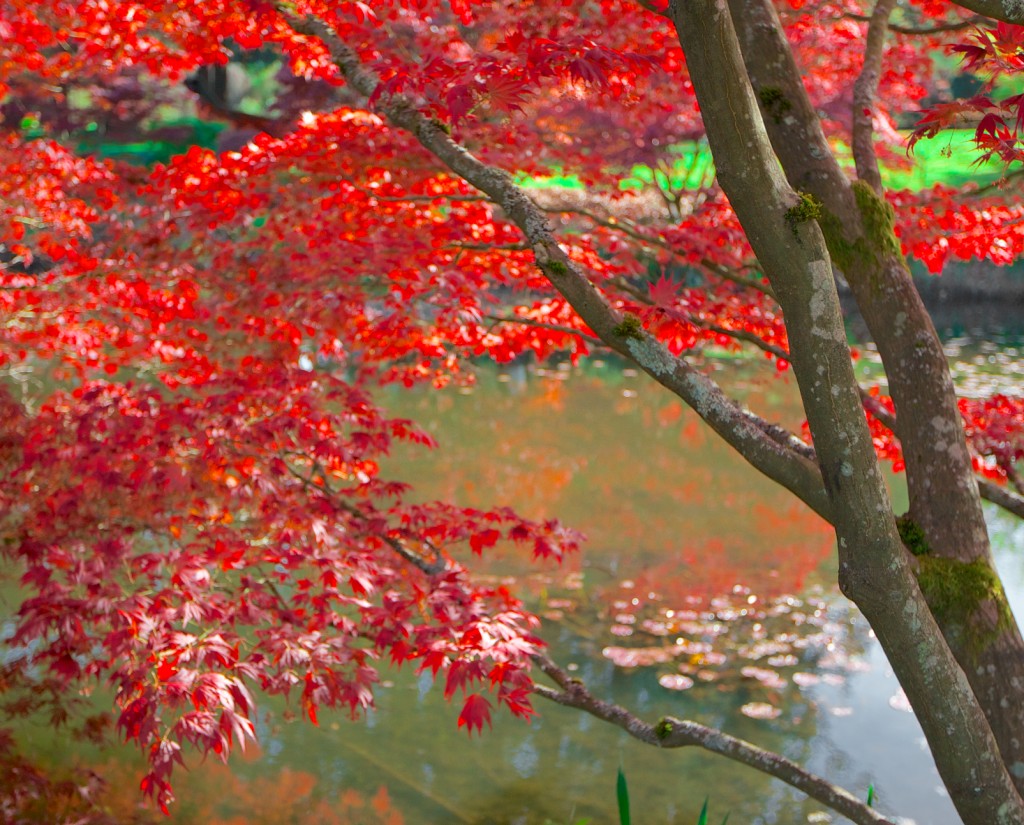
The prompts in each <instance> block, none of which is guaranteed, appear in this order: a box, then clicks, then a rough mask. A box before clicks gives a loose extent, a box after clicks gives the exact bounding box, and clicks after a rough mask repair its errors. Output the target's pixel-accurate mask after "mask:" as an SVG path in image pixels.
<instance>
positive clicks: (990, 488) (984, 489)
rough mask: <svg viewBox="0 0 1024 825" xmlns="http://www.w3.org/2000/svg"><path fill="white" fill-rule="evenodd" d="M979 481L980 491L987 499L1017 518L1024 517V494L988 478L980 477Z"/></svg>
mask: <svg viewBox="0 0 1024 825" xmlns="http://www.w3.org/2000/svg"><path fill="white" fill-rule="evenodd" d="M977 481H978V491H979V492H980V493H981V497H982V498H983V499H985V501H990V502H992V503H993V504H995V505H997V506H999V507H1002V508H1003V509H1004V510H1006V511H1007V512H1008V513H1013V514H1014V515H1015V516H1016V517H1017V518H1020V519H1024V496H1022V495H1018V494H1017V493H1015V492H1013V490H1010V489H1008V488H1006V487H1004V486H1002V485H1001V484H996V483H995V482H994V481H989V480H988V479H987V478H979V479H978V480H977Z"/></svg>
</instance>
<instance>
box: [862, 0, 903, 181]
mask: <svg viewBox="0 0 1024 825" xmlns="http://www.w3.org/2000/svg"><path fill="white" fill-rule="evenodd" d="M895 6H896V0H878V2H877V3H876V4H875V10H874V11H873V12H872V13H871V22H870V23H868V38H867V43H866V45H865V46H864V66H863V68H862V69H861V71H860V75H858V77H857V81H856V82H855V83H854V84H853V160H854V163H855V164H856V166H857V177H858V178H860V179H861V180H862V181H864V182H865V183H867V184H869V185H870V186H871V188H872V189H874V190H875V191H876V192H878V193H879V194H881V192H882V173H881V172H880V171H879V169H878V155H877V154H876V153H875V144H874V126H873V124H872V118H873V114H872V112H873V110H874V107H875V95H876V94H877V92H878V81H879V79H880V77H881V74H882V56H883V55H884V54H885V37H886V35H887V34H888V31H889V17H890V16H891V15H892V10H893V8H895Z"/></svg>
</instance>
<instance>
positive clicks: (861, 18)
mask: <svg viewBox="0 0 1024 825" xmlns="http://www.w3.org/2000/svg"><path fill="white" fill-rule="evenodd" d="M840 19H843V20H856V21H858V22H860V23H867V22H869V21H870V20H871V17H869V16H868V15H866V14H844V15H843V16H842V17H841V18H840ZM985 19H986V18H984V17H982V16H981V15H980V14H976V15H974V16H973V17H968V18H967V19H966V20H960V21H957V22H956V23H939V24H937V25H935V26H902V25H900V24H898V23H890V24H889V30H890V31H892V32H895V33H896V34H907V35H929V34H941V33H942V32H957V31H963V30H964V29H969V28H971V26H977V25H978V24H979V23H981V22H983V21H984V20H985Z"/></svg>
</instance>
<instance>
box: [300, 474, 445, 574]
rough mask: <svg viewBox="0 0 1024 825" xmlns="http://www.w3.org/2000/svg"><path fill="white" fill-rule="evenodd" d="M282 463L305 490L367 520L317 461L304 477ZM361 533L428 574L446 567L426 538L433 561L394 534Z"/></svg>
mask: <svg viewBox="0 0 1024 825" xmlns="http://www.w3.org/2000/svg"><path fill="white" fill-rule="evenodd" d="M299 457H301V458H303V459H305V460H307V461H308V460H309V459H308V457H306V456H303V455H300V456H299ZM284 465H285V467H287V468H288V472H289V473H291V475H292V476H294V477H295V478H297V479H298V480H299V481H300V482H301V483H302V486H303V488H305V489H306V490H313V491H315V492H317V493H319V494H320V495H321V496H323V497H324V498H326V499H328V501H330V502H331V504H333V505H334V506H335V507H337V508H338V509H339V510H341V511H342V512H345V513H348V514H349V515H350V516H353V517H355V518H356V519H358V520H359V521H367V520H368V519H367V517H366V514H365V513H363V512H362V511H361V510H360V509H359V508H357V507H353V506H352V505H351V504H349V503H348V502H347V501H344V500H342V499H341V498H340V497H339V496H338V494H337V492H336V491H335V490H334V489H333V488H332V487H331V485H330V482H329V481H328V480H327V473H326V471H325V470H324V468H323V467H322V466H321V465H320V463H319V462H318V461H311V462H310V475H309V478H306V477H305V476H304V475H302V473H300V472H298V470H296V469H295V468H294V467H292V466H291V465H290V464H289V463H288V462H287V461H286V462H284ZM314 478H319V479H320V482H321V483H320V484H316V483H314V481H313V479H314ZM362 535H364V536H372V537H374V538H377V539H380V540H381V541H383V542H384V543H385V544H386V545H388V547H390V548H391V549H392V550H394V551H395V552H396V553H397V554H398V555H399V556H401V557H402V558H403V559H405V560H406V561H407V562H409V563H410V564H412V565H413V566H414V567H417V568H419V569H420V570H421V571H422V572H424V573H426V574H427V575H428V576H436V575H437V574H438V573H443V572H444V570H445V569H446V567H447V566H448V563H447V561H446V560H445V558H444V556H443V555H442V554H441V551H440V550H439V549H438V548H437V547H435V546H434V545H433V544H432V543H431V542H430V541H428V540H426V539H423V540H422V541H423V543H424V544H425V545H427V547H429V548H430V550H431V552H432V553H433V556H434V559H433V561H429V560H428V559H425V558H424V557H423V556H422V555H420V554H419V553H417V552H416V551H415V550H412V549H410V548H408V547H406V546H405V545H404V544H403V543H402V542H401V541H399V540H398V539H396V538H395V537H394V536H390V535H388V534H387V533H384V532H377V531H364V532H363V534H362Z"/></svg>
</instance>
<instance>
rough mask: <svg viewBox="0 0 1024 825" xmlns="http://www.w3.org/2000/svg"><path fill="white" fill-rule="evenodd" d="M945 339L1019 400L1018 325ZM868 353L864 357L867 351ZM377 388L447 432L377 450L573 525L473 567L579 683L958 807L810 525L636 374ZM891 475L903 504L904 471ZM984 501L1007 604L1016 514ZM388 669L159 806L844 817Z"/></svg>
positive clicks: (724, 768) (133, 769)
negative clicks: (990, 334) (571, 544)
mask: <svg viewBox="0 0 1024 825" xmlns="http://www.w3.org/2000/svg"><path fill="white" fill-rule="evenodd" d="M949 346H950V354H951V355H954V356H955V357H956V358H958V359H959V360H960V361H961V363H962V364H966V365H967V366H962V367H960V368H959V369H958V374H959V375H960V376H961V379H962V381H963V382H964V384H965V385H966V386H967V388H968V391H969V392H970V391H975V390H977V391H981V390H982V389H984V390H986V391H988V390H990V389H991V386H992V383H993V382H996V383H997V384H999V382H1002V388H1003V389H1016V390H1017V391H1018V392H1019V387H1020V384H1021V382H1020V369H1021V360H1020V359H1019V358H1018V353H1019V350H1017V349H1015V348H1014V344H1013V342H1012V341H1009V340H1002V341H1000V342H999V343H998V344H997V345H989V344H987V345H984V346H983V347H981V348H979V347H977V346H974V345H972V344H971V343H970V341H969V340H968V339H967V338H964V337H963V336H961V337H960V338H958V339H955V340H952V341H951V342H950V345H949ZM872 361H873V358H872V354H871V353H870V351H868V352H865V354H864V358H863V359H862V361H861V364H862V366H861V368H862V369H863V370H864V371H866V372H871V371H872V370H873V366H872ZM972 362H973V363H972ZM713 366H714V368H715V369H716V372H717V373H718V376H719V377H720V378H721V380H722V382H723V383H724V384H726V385H727V386H728V387H730V388H731V389H732V390H734V391H735V392H737V393H739V394H741V395H742V396H743V397H744V400H745V402H746V403H747V404H748V405H749V406H751V407H752V408H753V409H755V410H757V411H759V412H762V413H764V414H766V415H768V416H769V417H771V418H773V419H774V420H778V421H780V422H781V423H784V424H786V425H787V426H790V427H799V424H800V419H799V412H798V406H797V404H796V403H795V400H796V396H795V383H794V382H793V380H792V378H789V377H787V376H785V375H784V376H781V377H780V376H775V375H773V374H770V373H771V369H770V368H766V367H764V366H762V365H759V364H755V365H752V364H750V363H748V362H742V361H732V360H727V359H723V360H719V361H717V362H714V364H713ZM979 376H985V377H984V378H982V377H979ZM384 400H385V402H386V403H387V405H388V406H389V408H390V409H391V410H392V411H393V412H394V413H396V414H399V415H407V416H409V417H412V418H416V419H417V420H419V421H420V422H422V423H423V424H424V425H425V426H426V427H427V428H428V429H429V430H430V431H431V432H432V433H433V434H434V435H435V437H436V438H437V439H438V441H440V442H441V447H440V449H439V450H437V451H434V452H429V451H424V450H417V451H413V450H409V451H406V452H403V453H402V454H401V455H396V456H394V457H393V461H392V463H391V465H390V466H389V467H387V468H386V471H387V472H390V473H392V474H393V475H395V476H399V477H401V478H403V479H405V480H408V481H411V482H412V483H413V484H414V485H415V486H416V488H417V489H418V491H419V494H420V495H423V496H424V497H432V498H435V497H436V498H445V499H449V500H453V501H455V502H457V503H459V504H463V505H470V506H490V505H496V504H510V505H512V506H514V507H516V508H517V509H518V510H519V511H520V512H522V513H523V514H524V515H527V516H530V517H535V518H539V517H552V516H557V517H559V518H560V519H562V520H563V521H564V522H566V523H567V524H569V525H570V526H573V527H576V528H578V529H580V530H582V531H583V532H585V533H586V534H587V536H588V541H587V542H586V544H585V546H584V549H583V550H582V552H581V553H579V554H577V555H575V556H573V557H571V558H569V559H567V560H566V561H565V562H564V563H563V564H562V565H561V566H556V565H552V564H548V565H537V564H534V563H531V562H528V561H527V560H524V559H522V558H520V557H517V556H516V555H514V554H512V553H511V552H510V551H508V550H505V551H502V550H501V549H498V550H497V551H496V552H494V553H489V554H488V558H487V559H485V563H484V564H483V565H480V564H478V563H477V562H476V560H470V561H469V563H470V564H472V565H473V566H474V569H480V570H481V575H486V576H491V577H494V578H496V579H502V580H507V581H509V582H510V583H512V584H513V586H514V587H515V589H516V591H517V592H518V593H519V594H520V595H521V596H523V597H524V598H525V599H526V600H527V602H528V603H529V604H530V606H531V607H533V608H534V609H535V610H536V611H537V612H538V613H539V614H540V615H541V616H542V617H543V619H544V624H543V627H542V630H541V635H542V636H543V637H544V638H545V640H546V641H547V642H548V643H549V644H550V646H551V654H552V656H553V658H555V660H556V661H558V662H560V663H561V664H562V665H563V666H566V667H569V668H570V669H571V670H573V671H574V672H575V674H576V675H578V676H579V677H580V678H582V679H583V680H584V681H585V682H586V684H587V685H588V686H589V687H590V689H591V690H592V691H593V692H594V693H595V694H596V695H598V696H600V697H603V698H606V699H611V700H614V701H616V702H619V703H621V704H623V705H625V706H626V707H628V708H630V709H631V710H633V711H634V712H636V713H638V714H640V715H641V716H642V717H644V718H646V719H648V720H650V721H654V720H656V719H657V718H659V717H660V716H661V715H663V714H671V715H674V716H678V717H683V718H690V719H693V720H695V721H699V722H702V723H705V724H708V725H714V726H719V727H721V728H723V729H724V730H726V731H728V732H729V733H732V734H734V735H737V736H740V737H742V738H745V739H748V740H750V741H752V742H754V743H756V744H758V745H760V746H762V747H765V748H768V749H771V750H776V751H779V752H781V753H784V754H785V755H787V756H789V757H790V758H792V759H795V760H796V761H798V762H800V763H801V764H803V765H805V766H806V767H807V768H809V769H810V770H812V771H814V772H817V773H821V774H823V775H825V776H827V777H829V778H831V779H833V780H834V781H836V782H838V783H840V784H842V785H844V786H845V787H847V788H848V789H850V790H851V791H853V792H854V793H856V794H860V795H862V796H863V795H866V794H867V793H868V788H869V786H873V788H874V794H875V799H876V800H877V802H876V805H877V806H878V807H880V808H881V809H883V810H884V811H886V812H888V813H892V814H896V815H901V816H903V817H904V820H903V821H904V822H905V823H911V822H914V823H919V825H925V824H926V823H927V824H928V825H944V824H945V823H956V822H958V819H957V817H956V815H955V813H954V812H953V809H952V806H951V804H950V803H949V800H948V798H947V797H946V795H945V792H944V791H943V790H942V788H941V783H940V781H939V778H938V775H937V773H936V771H935V768H934V765H933V764H932V761H931V758H930V756H929V754H928V751H927V749H926V747H925V745H924V740H923V737H922V734H921V732H920V729H919V727H918V725H917V723H916V721H915V719H914V717H913V715H912V714H911V713H910V712H909V710H908V708H907V706H906V700H905V698H904V697H903V696H902V693H901V692H900V690H899V686H898V684H897V683H896V681H895V679H894V677H893V676H892V673H891V671H890V669H889V667H888V665H887V663H886V662H885V659H884V657H883V656H882V655H881V652H880V650H879V648H878V645H877V644H876V642H875V641H874V639H873V637H872V634H871V632H870V629H869V628H868V627H867V625H866V623H865V622H864V620H863V619H862V618H861V617H860V616H859V614H858V613H857V612H856V611H855V610H854V609H852V608H851V607H850V606H849V605H848V604H847V603H846V602H845V600H844V599H843V598H842V597H841V596H840V595H839V594H838V592H837V590H836V588H835V585H834V582H835V578H836V567H835V556H834V552H833V550H834V548H833V538H832V535H831V533H830V531H829V529H828V528H827V527H826V526H825V525H824V524H822V523H821V522H820V520H818V519H817V517H816V516H814V514H813V513H811V512H810V511H808V510H807V509H806V508H804V507H803V506H802V505H800V504H799V503H797V502H795V501H794V500H793V499H792V498H791V497H790V496H789V495H787V494H786V493H784V492H783V491H781V490H779V489H777V488H775V487H774V485H772V484H771V482H769V481H767V480H765V479H763V478H762V477H760V476H759V475H758V474H757V473H756V472H754V471H753V470H751V469H749V468H748V466H747V465H746V464H745V463H744V462H742V461H741V460H740V459H738V458H737V457H736V456H735V455H734V454H733V453H732V452H731V451H730V450H729V449H728V448H727V447H725V446H723V445H722V444H721V443H719V442H718V441H717V439H716V438H715V437H714V436H713V434H711V433H710V432H709V431H708V430H706V429H705V428H704V427H703V425H702V424H701V423H700V422H699V421H698V420H697V418H696V417H695V416H694V415H693V414H692V413H690V412H689V411H688V410H685V409H684V408H683V407H682V405H681V404H680V403H678V402H677V401H675V400H674V399H673V398H672V397H670V396H669V395H667V394H666V393H665V392H664V391H662V390H661V389H660V388H658V387H656V386H655V385H654V384H653V383H652V382H650V381H649V380H647V379H646V378H645V377H644V376H642V375H637V374H636V373H635V372H633V371H631V370H628V369H623V368H622V367H621V366H617V365H615V364H611V363H606V364H602V363H601V362H593V363H591V364H590V365H589V366H587V367H586V368H585V369H581V370H571V369H568V367H567V365H566V368H564V369H557V368H556V369H550V370H529V371H528V370H526V369H524V368H519V367H513V368H511V369H508V370H504V371H497V370H484V371H483V372H482V373H481V375H480V379H479V381H478V382H477V384H476V385H475V386H473V387H461V388H460V387H454V388H449V389H447V390H445V391H444V392H440V393H438V392H433V391H422V392H412V393H409V392H398V391H394V392H389V393H388V394H387V395H386V397H385V399H384ZM892 488H893V494H894V497H895V498H896V499H897V510H898V511H901V510H902V509H905V501H904V500H903V499H904V498H905V494H904V492H903V491H902V488H901V482H900V480H899V478H893V480H892ZM989 515H990V517H991V523H992V527H993V533H994V540H995V546H996V553H997V560H998V563H999V565H1000V569H1001V571H1002V573H1003V575H1004V577H1005V581H1006V584H1007V588H1008V592H1009V595H1010V599H1011V602H1012V603H1013V604H1014V607H1015V610H1016V612H1017V615H1018V616H1024V552H1022V551H1024V527H1022V526H1021V525H1020V524H1017V523H1015V522H1014V521H1013V520H1011V519H1010V518H1008V517H1005V518H1004V517H1003V516H1001V515H1000V514H999V513H998V512H996V511H994V510H993V511H990V513H989ZM386 679H387V681H386V682H385V686H384V687H382V688H381V690H380V691H379V693H378V699H377V708H376V710H375V711H373V712H372V713H371V714H370V715H369V717H368V718H367V719H366V720H364V721H356V722H351V721H349V720H348V719H347V718H342V717H340V716H339V717H331V716H329V715H328V714H321V722H320V727H319V728H313V727H311V726H310V725H309V724H308V723H305V722H303V721H301V720H299V721H290V720H289V719H290V714H288V713H287V711H286V709H284V708H283V706H280V705H274V706H273V707H272V708H271V711H272V712H271V714H270V715H269V716H268V717H267V719H266V721H264V722H263V723H262V724H261V726H260V730H259V735H260V740H261V747H262V750H261V751H260V752H259V753H258V754H250V755H248V756H247V757H245V758H242V759H239V760H237V761H233V762H232V765H231V768H230V769H228V768H223V767H221V766H219V764H215V763H213V762H206V763H198V762H196V761H195V760H194V761H193V764H192V770H191V771H189V772H188V773H183V774H182V775H180V776H179V777H177V778H176V782H175V787H176V791H177V793H178V797H179V802H178V804H177V805H176V806H175V809H174V810H173V811H172V816H171V818H170V820H166V819H165V820H164V821H170V822H182V823H191V822H200V821H202V822H204V823H218V822H231V823H267V825H270V824H271V823H285V822H288V823H305V822H311V823H312V822H315V823H333V822H338V823H362V822H365V823H390V825H398V823H406V825H413V824H414V823H479V824H480V825H483V823H494V825H499V824H502V825H504V824H505V823H508V824H509V825H511V824H512V823H515V824H516V825H520V824H521V825H534V824H536V825H545V824H546V823H551V825H562V824H563V823H573V825H575V823H578V822H579V821H580V820H582V819H585V818H589V820H590V821H591V822H592V823H611V822H617V821H618V817H617V813H616V800H615V781H616V773H617V771H618V769H619V768H620V766H621V767H622V769H623V771H624V773H625V775H626V777H627V779H628V783H629V791H630V797H631V800H632V808H633V818H634V821H635V822H638V823H686V825H691V823H695V822H696V821H697V818H698V814H699V811H700V808H701V805H702V803H703V802H704V800H705V798H708V799H709V808H710V813H711V817H710V821H711V822H713V823H717V822H721V821H722V819H723V817H724V816H725V815H726V814H727V813H728V814H729V822H731V823H734V824H735V825H745V824H746V823H782V824H783V825H785V824H786V823H801V822H818V823H824V822H842V821H845V820H842V819H840V818H839V817H838V816H837V815H835V814H832V813H830V812H827V811H825V810H823V809H822V807H821V806H820V805H819V804H817V803H815V802H813V801H808V800H807V799H806V798H804V797H803V796H802V795H800V794H799V793H797V792H795V791H792V790H790V789H789V788H788V787H787V786H785V785H782V784H780V783H777V782H772V781H769V780H767V779H766V778H764V777H762V776H761V775H759V774H757V773H755V772H753V771H751V770H749V769H747V768H744V767H742V766H739V765H736V764H734V763H730V762H727V761H725V760H723V759H721V758H719V757H716V756H713V755H711V754H707V753H704V752H699V751H694V750H690V749H687V750H674V751H667V752H661V751H658V750H656V749H654V748H650V747H648V746H644V745H641V744H639V743H637V742H635V741H633V740H630V739H629V738H628V737H626V736H625V734H622V733H620V732H619V731H618V730H617V729H613V728H611V727H610V726H608V725H606V724H604V723H601V722H598V721H596V720H594V719H592V718H590V717H588V716H586V715H584V714H582V713H579V712H577V711H573V710H569V709H565V708H561V707H557V706H548V705H547V704H546V703H543V702H542V701H540V700H538V705H539V707H538V710H539V711H540V716H539V718H537V719H535V720H534V721H533V722H532V723H531V724H529V725H526V724H523V723H521V722H517V721H515V720H512V719H510V718H506V717H505V716H503V715H501V714H498V715H497V716H496V718H495V722H494V728H493V730H485V731H484V734H483V735H482V736H476V737H473V738H472V739H470V738H468V737H467V736H466V734H465V733H464V732H462V731H459V730H457V727H456V719H457V716H458V707H455V706H451V705H448V704H446V703H445V702H444V701H443V699H442V698H441V696H440V691H439V690H433V689H432V688H431V685H430V681H429V679H426V678H417V677H416V676H415V675H414V674H413V673H412V672H411V671H408V670H406V671H400V672H397V673H392V674H388V675H387V676H386ZM26 734H27V735H26ZM23 738H25V739H27V740H28V741H30V742H31V747H32V748H33V749H34V751H35V752H36V754H37V755H40V756H41V757H42V758H44V759H49V760H53V761H67V760H69V759H70V760H71V761H75V762H82V763H89V764H94V765H99V766H100V767H99V768H98V770H99V772H100V773H102V774H104V775H105V776H106V778H107V780H108V781H109V782H110V784H111V800H112V801H111V803H110V804H111V805H112V806H113V807H112V810H113V809H114V808H116V807H117V806H122V807H123V809H124V810H125V811H126V812H127V811H130V810H132V809H134V806H135V801H136V797H137V787H138V784H137V782H138V775H139V774H138V766H137V764H135V763H132V762H131V760H130V758H129V756H127V755H126V754H124V753H118V754H115V755H110V754H108V753H106V752H97V751H95V750H91V749H90V748H88V747H86V746H76V749H75V750H73V751H70V752H69V750H68V745H67V743H66V742H63V741H61V740H59V739H56V738H53V737H52V736H51V735H50V734H49V733H48V732H47V731H46V730H45V729H40V730H34V731H24V732H23ZM136 813H138V812H137V811H136ZM126 815H127V814H126Z"/></svg>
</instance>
